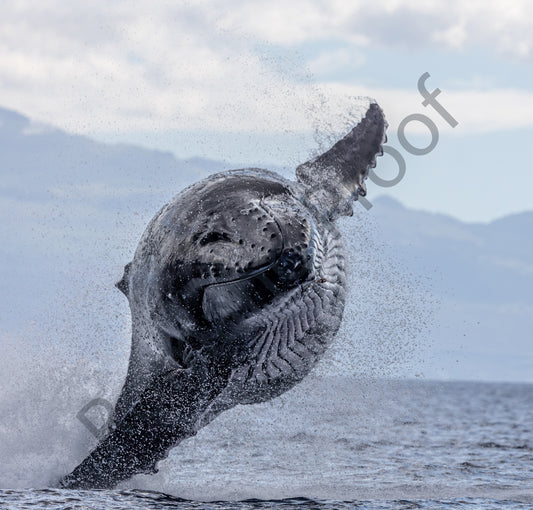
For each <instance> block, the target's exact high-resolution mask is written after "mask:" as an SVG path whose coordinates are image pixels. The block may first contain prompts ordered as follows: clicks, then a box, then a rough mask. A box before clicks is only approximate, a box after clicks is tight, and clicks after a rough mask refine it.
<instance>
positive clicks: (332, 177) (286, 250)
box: [60, 101, 387, 488]
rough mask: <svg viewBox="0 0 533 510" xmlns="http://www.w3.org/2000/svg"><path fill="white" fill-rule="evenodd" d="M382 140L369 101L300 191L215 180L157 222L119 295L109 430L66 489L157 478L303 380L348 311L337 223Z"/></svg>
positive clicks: (246, 179)
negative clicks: (123, 332) (119, 382)
mask: <svg viewBox="0 0 533 510" xmlns="http://www.w3.org/2000/svg"><path fill="white" fill-rule="evenodd" d="M386 128H387V123H386V121H385V118H384V115H383V112H382V110H381V108H380V107H379V106H378V105H377V103H375V102H373V101H369V104H368V109H367V110H366V113H365V115H364V116H363V118H362V119H361V120H360V121H359V123H358V124H357V125H356V126H355V127H354V128H353V129H352V130H351V131H350V132H349V133H348V134H347V135H346V136H344V138H342V139H341V140H339V141H338V142H337V143H335V145H333V147H331V148H330V149H329V150H328V151H326V152H325V153H323V154H321V155H320V156H318V157H316V158H314V159H312V160H310V161H308V162H306V163H304V164H302V165H300V166H299V167H298V168H297V169H296V177H297V180H296V181H290V180H287V179H284V178H282V177H281V176H279V175H277V174H276V173H273V172H270V171H267V170H262V169H257V168H248V169H242V170H232V171H228V172H223V173H218V174H215V175H212V176H210V177H208V178H206V179H204V180H202V181H200V182H198V183H196V184H193V185H191V186H190V187H188V188H186V189H185V190H184V191H182V192H181V193H179V194H178V195H177V196H176V197H175V198H174V199H173V200H172V201H171V202H170V203H168V204H167V205H165V206H164V207H163V208H162V209H161V210H160V211H159V212H158V213H157V214H156V215H155V217H154V218H153V219H152V220H151V222H150V223H149V225H148V226H147V228H146V231H145V232H144V234H143V235H142V238H141V240H140V242H139V245H138V247H137V250H136V252H135V255H134V258H133V261H132V262H130V263H129V264H127V265H126V267H125V269H124V276H123V277H122V279H121V280H120V281H119V282H118V283H117V287H118V288H119V289H120V290H121V291H122V292H123V293H124V294H125V295H126V297H127V299H128V301H129V304H130V309H131V317H132V346H131V355H130V361H129V367H128V373H127V377H126V380H125V383H124V386H123V389H122V392H121V394H120V396H119V398H118V401H117V403H116V406H115V412H114V424H113V426H112V427H110V431H109V433H108V434H107V436H106V437H104V438H103V439H102V440H101V441H100V443H99V444H98V445H97V446H96V448H95V449H94V450H93V451H92V452H91V453H90V454H89V455H88V456H87V458H86V459H85V460H84V461H83V462H81V464H79V465H78V466H77V467H76V468H75V469H74V470H73V471H72V472H71V473H70V474H68V475H67V476H65V477H64V478H63V479H62V480H61V481H60V486H61V487H65V488H111V487H114V486H115V485H116V484H117V483H119V482H120V481H123V480H125V479H127V478H129V477H131V476H133V475H134V474H138V473H153V472H156V464H157V462H158V461H160V460H161V459H163V458H165V457H166V456H167V455H168V452H169V451H170V449H171V448H173V447H174V446H176V445H177V444H178V443H179V442H180V441H182V440H183V439H186V438H188V437H191V436H193V435H194V434H196V432H197V431H198V430H199V429H200V428H201V427H203V426H205V425H206V424H207V423H209V422H210V421H211V420H213V419H214V418H215V417H216V416H217V415H218V414H219V413H221V412H222V411H224V410H226V409H229V408H231V407H233V406H235V405H237V404H252V403H257V402H263V401H266V400H269V399H271V398H273V397H276V396H278V395H280V394H281V393H283V392H284V391H286V390H288V389H289V388H291V387H293V386H294V385H295V384H296V383H298V382H299V381H301V380H302V379H303V378H304V377H305V376H306V375H307V374H308V373H309V371H310V370H311V369H312V367H313V366H314V365H315V364H316V363H317V361H318V360H319V359H320V357H321V356H322V354H323V353H324V351H325V350H326V348H327V347H328V345H329V344H330V343H331V342H332V339H333V338H334V336H335V333H336V332H337V330H338V328H339V326H340V323H341V319H342V314H343V310H344V299H345V275H344V270H345V268H344V256H343V248H342V242H341V238H340V235H339V232H338V230H337V229H336V227H335V220H336V219H338V218H339V217H340V216H343V215H351V214H353V212H352V205H353V201H354V200H357V198H358V197H359V196H365V195H366V187H365V179H366V178H367V176H368V172H369V169H370V168H373V167H375V165H376V156H378V155H381V154H382V153H383V144H384V143H385V141H386V136H385V131H386Z"/></svg>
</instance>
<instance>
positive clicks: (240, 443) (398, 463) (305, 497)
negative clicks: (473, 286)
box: [0, 377, 533, 510]
mask: <svg viewBox="0 0 533 510" xmlns="http://www.w3.org/2000/svg"><path fill="white" fill-rule="evenodd" d="M19 426H24V427H25V426H27V427H31V424H30V423H28V424H23V423H19ZM76 426H78V427H79V426H81V425H80V424H77V425H76ZM6 433H9V431H6V430H5V428H4V429H2V434H6ZM84 433H86V432H84ZM41 441H42V439H41ZM93 444H94V443H91V442H90V441H89V440H86V441H85V443H83V444H82V446H81V447H80V449H79V453H78V454H77V455H78V457H79V458H76V459H71V460H68V461H65V462H67V463H68V464H69V465H68V468H67V469H70V468H72V467H74V465H75V463H76V462H77V461H79V460H81V458H82V457H83V455H84V454H85V453H86V451H87V450H88V449H90V447H91V446H92V445H93ZM67 446H68V445H65V448H66V447H67ZM10 448H11V451H10V452H6V450H5V448H3V447H2V450H1V451H2V455H10V457H6V458H3V459H1V460H2V462H3V463H4V468H3V471H2V472H1V473H0V474H1V475H2V476H3V478H4V479H3V480H2V479H0V487H2V490H0V508H2V509H4V508H5V509H11V508H13V509H15V508H16V509H21V508H28V509H35V508H47V509H84V508H88V509H113V510H114V509H167V508H168V509H170V508H172V509H176V508H180V509H236V510H244V509H256V508H257V509H263V508H281V509H294V508H304V509H347V508H358V509H359V508H360V509H411V508H423V509H426V508H427V509H441V508H469V509H470V508H476V509H477V508H479V509H489V508H490V509H492V508H494V509H499V508H504V509H532V508H533V384H506V383H473V382H468V383H466V382H465V383H463V382H431V381H419V380H415V381H405V380H377V379H376V380H372V379H366V380H363V381H362V380H357V379H351V378H332V377H324V378H320V377H310V378H309V379H308V380H306V381H304V382H303V383H302V384H300V385H299V386H297V387H296V388H294V389H293V390H291V391H290V392H288V393H287V394H285V395H283V396H282V397H281V398H278V399H275V400H274V401H272V402H270V403H266V404H261V405H256V406H242V407H238V408H235V409H233V410H230V411H228V412H226V413H224V414H223V415H221V416H220V417H218V418H217V419H216V420H215V421H214V422H212V423H211V424H210V425H209V426H208V427H206V428H205V429H203V430H201V431H200V432H199V433H198V434H197V436H195V437H194V438H191V439H190V440H187V441H185V442H183V443H182V444H181V445H179V446H178V447H177V448H175V449H174V450H173V451H172V453H171V455H170V456H169V458H168V459H167V460H165V461H164V462H161V463H160V464H159V468H160V470H159V473H157V474H155V475H152V476H137V477H135V478H134V479H132V480H131V481H129V482H128V483H125V484H123V485H122V486H120V487H118V488H117V489H116V490H113V491H108V490H101V491H73V490H59V489H53V488H47V487H46V485H48V486H50V485H53V478H54V477H55V476H57V474H56V472H53V473H52V472H51V474H50V482H49V483H48V484H43V482H42V481H40V482H37V480H39V477H37V476H36V475H35V478H34V480H35V483H32V479H31V478H30V479H28V478H26V479H23V478H24V476H25V473H28V472H30V471H32V470H33V472H35V473H37V472H39V473H41V474H42V473H43V472H46V470H47V469H48V468H47V466H46V456H44V457H39V460H38V462H40V463H41V464H40V465H39V466H37V467H36V466H35V465H34V463H33V464H31V465H30V464H28V465H24V464H23V465H18V464H14V463H15V462H17V463H19V464H20V463H21V462H25V461H24V460H23V459H25V458H26V459H27V458H28V457H24V456H19V460H16V459H17V452H16V450H13V449H12V447H10ZM21 448H22V446H21ZM65 455H66V454H65ZM43 459H44V460H43ZM6 462H7V464H6ZM10 462H11V464H10ZM6 465H7V466H8V467H9V473H11V474H13V472H14V470H18V472H20V473H21V475H20V476H21V477H22V478H21V479H23V480H22V481H21V482H20V483H17V480H18V479H15V478H13V477H11V478H10V477H9V476H8V475H9V473H6V467H5V466H6ZM58 469H59V468H57V469H56V471H57V470H58ZM61 469H65V468H64V467H62V468H61ZM52 471H54V470H53V469H52ZM59 471H60V470H59ZM32 476H34V475H32ZM40 480H43V478H41V479H40ZM10 487H11V488H10ZM29 487H34V488H29Z"/></svg>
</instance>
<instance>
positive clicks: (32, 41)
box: [0, 0, 533, 134]
mask: <svg viewBox="0 0 533 510" xmlns="http://www.w3.org/2000/svg"><path fill="white" fill-rule="evenodd" d="M532 25H533V7H530V6H529V4H528V3H526V2H525V1H519V0H514V1H510V2H508V3H506V4H505V6H503V5H500V4H498V3H497V2H492V1H489V2H484V3H479V2H469V3H467V4H463V3H460V2H459V1H452V2H447V3H444V2H433V3H430V4H427V5H423V6H421V5H420V3H419V2H415V1H412V0H403V1H391V0H377V1H376V2H372V3H371V2H368V1H363V0H357V1H353V2H344V1H340V0H338V1H333V2H328V3H325V2H320V1H318V0H317V1H315V2H307V1H306V2H304V1H295V2H292V3H290V4H287V3H286V2H281V1H280V0H269V1H268V2H267V1H266V0H265V1H262V0H259V1H258V2H254V3H253V4H252V3H245V2H237V1H234V0H223V1H221V2H217V3H214V2H211V1H197V2H194V3H190V4H183V5H181V4H180V5H169V4H168V3H165V2H154V3H150V5H149V6H148V5H147V4H146V3H145V2H141V1H136V2H129V3H128V4H127V5H126V4H119V3H115V4H112V5H110V4H109V3H108V2H103V1H102V0H96V1H94V2H90V3H81V2H80V3H78V2H76V3H65V2H60V1H58V0H48V1H43V2H40V3H39V4H37V5H34V4H31V5H30V4H29V3H27V2H22V1H18V2H17V1H14V2H10V4H9V6H7V7H6V8H5V9H4V10H3V15H2V19H1V20H0V92H1V98H2V99H1V101H2V104H4V105H5V106H9V107H11V108H15V109H17V110H19V111H22V112H24V113H26V114H28V115H30V116H31V117H32V118H34V119H36V120H40V121H44V122H49V123H51V124H53V125H56V126H59V127H61V128H64V129H67V130H69V131H72V132H76V133H87V134H98V133H105V132H107V133H109V132H124V133H127V132H135V131H137V132H138V131H152V132H157V131H167V132H168V131H171V130H183V131H195V130H196V131H202V130H206V129H208V130H210V131H219V132H229V131H236V132H257V133H279V132H280V131H283V132H297V131H298V132H301V131H310V130H312V129H313V127H314V126H315V124H316V119H317V118H320V116H321V115H323V114H324V112H325V111H326V110H327V108H326V109H324V108H322V107H321V106H320V105H324V104H325V102H326V98H327V99H328V101H329V102H330V103H331V104H336V103H338V102H339V101H341V99H342V98H346V97H347V96H350V95H354V94H360V95H365V94H366V95H373V96H376V97H377V98H378V99H380V101H381V100H383V101H384V102H385V105H384V106H385V107H386V111H387V113H388V115H389V118H390V119H391V120H392V123H393V124H394V123H397V122H398V121H399V120H400V119H401V118H403V116H405V115H406V114H408V113H412V109H413V108H415V107H419V103H420V98H419V96H418V94H417V92H416V90H415V87H414V86H413V90H403V89H386V88H376V87H373V88H369V87H366V86H364V83H363V82H354V81H353V79H352V80H351V81H343V82H341V81H338V82H337V83H335V82H332V83H324V82H321V79H325V78H331V77H332V76H331V75H332V74H334V73H335V72H337V71H338V70H339V69H342V68H349V67H351V68H352V69H353V68H355V67H357V66H358V65H362V63H363V59H364V56H363V54H364V53H363V52H364V48H365V47H368V46H369V45H376V44H377V45H383V46H388V47H396V46H397V45H398V44H403V45H407V46H410V47H413V48H414V47H426V46H428V45H433V46H435V47H449V48H464V47H466V46H467V45H475V44H488V45H490V46H491V47H493V48H494V49H495V51H498V52H504V53H505V52H506V53H509V54H512V55H514V56H516V57H517V58H529V52H530V48H532V47H533V46H532V44H531V41H532V40H533V35H531V34H533V30H532V28H533V26H532ZM325 41H336V44H335V47H333V48H331V49H327V45H323V44H322V43H323V42H325ZM313 44H314V45H315V46H312V45H313ZM302 45H311V46H309V47H313V48H314V50H313V51H312V52H311V53H312V54H311V55H310V56H309V58H308V59H307V62H308V64H309V66H308V67H309V69H310V71H311V72H314V73H315V74H316V75H317V77H316V78H317V80H318V84H315V83H314V82H313V80H312V79H311V78H310V77H309V76H308V74H307V73H308V69H306V68H305V66H304V65H302V62H297V61H296V60H295V59H291V58H288V57H286V56H280V54H279V51H278V47H279V46H281V47H284V48H294V49H295V51H297V50H298V48H301V47H302ZM352 76H353V73H352ZM435 86H438V84H435ZM509 93H512V96H508V94H509ZM441 97H442V100H443V101H444V100H445V99H446V101H448V103H447V105H449V107H450V111H452V109H453V110H454V111H457V112H459V113H457V118H458V120H459V121H460V124H461V126H462V128H463V129H464V130H465V131H466V130H467V129H469V130H478V131H484V130H495V129H496V130H497V129H511V128H516V127H524V126H530V125H532V123H533V120H531V119H528V118H526V117H527V116H524V115H519V113H520V112H523V111H524V106H523V105H526V106H527V107H529V105H531V104H532V96H531V94H530V93H529V92H527V91H523V90H489V91H483V92H479V90H477V89H463V90H453V91H452V90H445V94H444V93H443V95H442V96H441ZM506 101H507V102H508V105H507V107H506V106H505V104H504V103H505V102H506ZM321 108H322V109H321ZM465 131H464V132H465Z"/></svg>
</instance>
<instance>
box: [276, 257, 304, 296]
mask: <svg viewBox="0 0 533 510" xmlns="http://www.w3.org/2000/svg"><path fill="white" fill-rule="evenodd" d="M272 271H273V274H275V275H276V278H277V280H278V286H281V287H285V286H290V285H297V284H298V283H302V282H303V281H305V280H306V279H307V276H308V275H309V272H310V268H309V267H308V264H306V261H305V260H304V258H303V256H302V253H301V252H297V251H294V250H288V251H285V252H283V253H282V254H281V256H280V258H279V259H278V262H277V264H275V265H274V266H273V267H272Z"/></svg>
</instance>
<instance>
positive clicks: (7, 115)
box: [0, 108, 533, 381]
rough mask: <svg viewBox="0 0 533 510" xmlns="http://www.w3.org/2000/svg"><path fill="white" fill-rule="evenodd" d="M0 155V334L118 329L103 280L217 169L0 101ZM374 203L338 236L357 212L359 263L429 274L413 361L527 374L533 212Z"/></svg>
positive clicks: (74, 336)
mask: <svg viewBox="0 0 533 510" xmlns="http://www.w3.org/2000/svg"><path fill="white" fill-rule="evenodd" d="M0 155H1V156H0V177H1V179H0V219H1V221H0V239H1V242H0V268H1V269H0V289H1V291H0V334H2V333H3V334H4V335H7V336H10V337H28V336H30V337H32V338H35V339H36V341H37V339H38V340H39V341H64V342H66V343H69V342H76V341H79V338H80V337H84V338H85V339H86V341H87V342H89V340H88V339H89V338H92V339H95V338H97V337H98V336H99V335H102V336H106V337H113V336H120V338H125V337H126V333H125V330H127V321H128V319H127V318H128V311H127V307H126V303H125V302H124V301H125V300H124V299H123V298H122V297H121V296H120V295H119V293H118V291H115V290H114V289H113V287H112V284H113V283H114V281H116V280H117V279H118V278H119V277H120V271H121V267H122V266H123V264H124V263H125V262H127V261H128V260H129V259H130V257H131V256H132V254H133V250H134V249H135V246H136V243H137V240H138V238H139V236H140V234H141V233H142V231H143V229H144V226H145V225H146V223H147V221H148V220H149V219H150V218H151V217H152V216H153V214H154V213H155V212H156V211H157V210H158V208H160V207H161V205H163V204H164V203H165V202H166V201H168V200H169V199H170V198H171V197H172V196H173V195H175V194H176V192H178V191H179V190H180V189H182V188H183V187H184V186H186V185H187V184H190V183H192V182H194V181H196V180H198V179H201V178H203V177H205V176H206V175H208V174H210V173H213V172H216V171H220V170H224V169H227V167H226V165H225V164H224V163H222V162H217V161H212V160H206V159H200V158H194V159H189V160H178V159H176V158H175V157H174V156H173V155H172V154H171V153H168V152H161V151H157V150H150V149H145V148H140V147H137V146H132V145H125V144H118V145H111V144H103V143H99V142H95V141H93V140H91V139H90V138H87V137H84V136H78V135H70V134H67V133H65V132H62V131H60V130H58V129H55V128H53V127H50V126H45V125H38V124H35V123H33V122H31V121H30V120H29V119H28V118H26V117H24V116H23V115H20V114H18V113H16V112H13V111H10V110H6V109H1V108H0ZM242 166H246V165H242ZM274 170H276V169H274ZM373 203H374V207H373V208H372V209H371V210H370V211H369V212H366V211H363V210H362V208H359V209H360V210H359V212H358V214H357V215H356V217H355V218H353V219H349V220H347V222H344V223H343V225H344V224H348V221H352V222H353V223H352V229H351V230H350V229H348V231H347V234H348V235H349V236H350V235H352V234H350V232H353V230H354V229H355V230H357V225H360V224H361V222H364V223H365V225H366V224H368V226H366V227H365V228H366V231H368V232H370V234H369V235H370V236H371V238H372V242H373V243H374V244H375V245H380V246H383V248H380V249H377V251H375V252H374V253H373V254H372V258H373V259H374V260H366V261H365V262H364V264H363V265H367V264H370V265H372V264H373V263H374V261H375V260H376V259H379V258H380V256H381V255H380V254H382V256H383V257H384V258H386V259H387V260H390V261H391V265H389V266H387V267H389V269H388V270H390V271H394V270H392V269H390V268H393V267H394V268H396V270H399V271H401V272H403V273H404V274H405V275H407V276H408V275H410V274H412V275H413V278H414V279H415V280H417V281H420V279H421V278H423V279H424V278H426V276H427V277H429V278H430V279H429V280H428V283H427V289H428V292H430V293H431V295H432V296H433V297H434V298H435V299H436V300H437V301H438V302H439V303H440V304H439V305H438V306H436V308H435V310H434V313H433V319H432V326H431V328H429V329H428V330H427V331H426V332H425V335H426V337H425V338H424V340H423V341H421V343H422V344H426V345H427V348H426V351H425V352H426V354H427V360H426V363H424V365H423V366H422V368H421V369H420V370H419V371H420V372H422V373H423V375H424V376H425V377H428V378H461V379H472V378H474V379H497V380H529V381H533V334H532V332H533V328H532V325H533V319H532V318H533V291H532V289H533V257H532V253H533V212H524V213H522V214H516V215H512V216H507V217H504V218H501V219H499V220H496V221H493V222H491V223H488V224H469V223H463V222H460V221H458V220H455V219H452V218H450V217H447V216H444V215H439V214H430V213H427V212H424V211H415V210H412V209H408V208H406V207H403V206H402V205H401V204H400V203H399V202H397V201H396V200H393V199H391V198H387V197H381V198H377V199H376V200H373ZM365 215H368V216H365ZM357 222H360V223H357ZM357 242H359V241H358V240H355V241H354V242H350V243H349V244H350V249H355V250H356V249H357ZM360 242H364V241H363V240H362V238H361V240H360ZM354 243H355V244H354ZM353 246H355V248H353ZM380 250H381V251H380ZM397 281H399V280H397ZM402 281H404V280H402ZM384 299H385V298H384ZM417 299H418V298H417ZM353 306H354V305H352V308H353ZM350 320H351V319H350V317H349V316H347V322H348V323H349V321H350ZM380 320H383V321H384V322H386V317H382V318H381V319H380ZM348 330H349V327H348ZM56 337H61V338H56ZM67 337H69V338H67ZM121 342H122V343H120V346H119V347H120V348H121V349H122V346H123V345H127V340H124V339H123V340H121ZM105 348H107V349H111V350H113V349H115V348H118V347H113V346H110V345H107V347H105ZM369 355H371V353H370V354H369ZM410 375H413V373H411V372H410Z"/></svg>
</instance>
